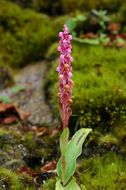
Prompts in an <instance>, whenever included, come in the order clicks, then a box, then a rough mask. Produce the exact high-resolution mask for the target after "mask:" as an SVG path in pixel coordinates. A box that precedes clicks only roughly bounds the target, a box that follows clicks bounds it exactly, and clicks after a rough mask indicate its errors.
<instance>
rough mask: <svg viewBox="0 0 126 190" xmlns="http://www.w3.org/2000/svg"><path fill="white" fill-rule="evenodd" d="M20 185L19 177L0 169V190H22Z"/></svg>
mask: <svg viewBox="0 0 126 190" xmlns="http://www.w3.org/2000/svg"><path fill="white" fill-rule="evenodd" d="M22 187H23V186H22V184H21V183H20V180H19V177H18V176H17V175H16V173H14V172H12V171H10V170H7V169H4V168H0V189H1V190H2V189H9V190H14V189H16V190H18V189H19V190H20V189H22Z"/></svg>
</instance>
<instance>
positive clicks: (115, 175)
mask: <svg viewBox="0 0 126 190" xmlns="http://www.w3.org/2000/svg"><path fill="white" fill-rule="evenodd" d="M79 172H81V175H79V180H80V183H81V184H83V185H82V189H83V190H85V189H87V190H90V189H94V190H98V189H103V190H112V189H113V190H120V189H121V190H124V189H125V188H126V162H125V161H124V160H122V159H121V158H120V157H119V156H117V155H116V154H114V153H112V152H110V153H108V154H106V155H104V156H103V157H100V156H95V157H93V158H90V159H88V160H86V159H84V160H83V161H82V163H81V166H80V168H79Z"/></svg>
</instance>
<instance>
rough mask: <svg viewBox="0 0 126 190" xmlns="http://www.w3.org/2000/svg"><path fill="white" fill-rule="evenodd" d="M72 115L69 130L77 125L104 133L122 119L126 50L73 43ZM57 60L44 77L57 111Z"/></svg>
mask: <svg viewBox="0 0 126 190" xmlns="http://www.w3.org/2000/svg"><path fill="white" fill-rule="evenodd" d="M73 58H74V62H73V81H74V86H73V102H74V103H73V108H72V109H73V116H72V121H74V123H73V122H72V124H73V125H72V128H73V127H74V126H75V125H76V122H78V126H81V127H92V128H96V127H98V126H101V127H103V128H104V131H106V132H107V131H109V130H110V129H111V127H113V126H114V125H116V124H117V123H119V122H121V121H122V120H125V115H126V85H125V82H126V66H125V62H126V54H125V49H121V50H118V49H114V48H113V49H109V48H108V49H107V48H104V47H101V46H94V47H91V46H85V47H84V46H78V45H77V44H73ZM57 65H58V61H54V62H52V68H51V70H50V73H48V75H47V83H46V84H47V85H48V86H49V93H50V94H51V96H50V97H51V105H53V108H54V110H56V109H57V110H58V105H57V102H58V101H57V98H56V92H58V86H57V80H58V78H57V73H56V67H57Z"/></svg>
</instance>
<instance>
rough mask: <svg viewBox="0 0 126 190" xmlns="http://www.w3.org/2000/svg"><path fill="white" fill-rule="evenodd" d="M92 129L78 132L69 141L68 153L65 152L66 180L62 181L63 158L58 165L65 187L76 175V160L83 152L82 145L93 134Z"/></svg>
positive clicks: (58, 171)
mask: <svg viewBox="0 0 126 190" xmlns="http://www.w3.org/2000/svg"><path fill="white" fill-rule="evenodd" d="M91 131H92V130H91V129H88V128H83V129H80V130H78V131H77V132H76V133H75V135H74V136H73V138H72V139H71V140H70V141H69V143H68V145H67V147H66V151H65V156H64V158H65V171H64V179H63V180H62V161H61V158H60V159H59V161H58V164H57V173H58V176H59V177H60V179H61V181H62V182H63V185H65V184H66V183H67V182H68V181H69V179H70V178H71V176H72V175H73V174H74V172H75V169H76V159H77V157H78V156H79V155H80V154H81V152H82V145H83V143H84V141H85V139H86V137H87V135H88V134H89V133H90V132H91Z"/></svg>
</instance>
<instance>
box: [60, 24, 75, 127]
mask: <svg viewBox="0 0 126 190" xmlns="http://www.w3.org/2000/svg"><path fill="white" fill-rule="evenodd" d="M59 37H60V41H59V47H58V51H59V53H60V57H59V65H58V67H57V72H58V75H59V93H58V95H59V105H60V115H61V120H62V127H63V128H65V127H68V122H69V118H70V116H71V114H72V110H71V107H70V106H71V103H72V86H73V81H72V79H71V77H72V66H71V62H72V61H73V58H72V56H71V49H72V46H71V40H72V36H71V35H70V33H69V30H68V28H67V26H66V25H64V30H63V32H60V33H59Z"/></svg>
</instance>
